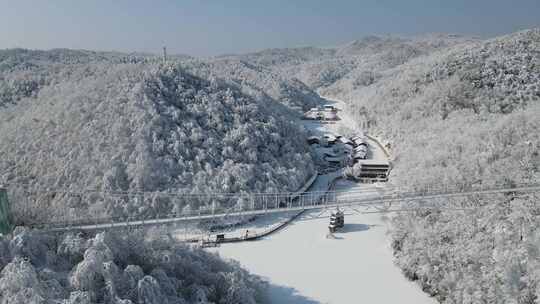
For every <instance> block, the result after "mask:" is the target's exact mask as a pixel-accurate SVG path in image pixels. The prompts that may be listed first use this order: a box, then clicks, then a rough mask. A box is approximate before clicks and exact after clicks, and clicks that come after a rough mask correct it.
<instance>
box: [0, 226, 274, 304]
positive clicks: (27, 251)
mask: <svg viewBox="0 0 540 304" xmlns="http://www.w3.org/2000/svg"><path fill="white" fill-rule="evenodd" d="M142 236H143V235H142V234H138V233H129V234H126V233H122V234H113V233H101V234H98V235H96V236H94V237H87V236H83V235H80V234H66V235H61V236H51V235H44V234H39V233H36V232H31V231H28V230H19V231H17V232H16V233H15V236H13V237H12V238H6V237H4V238H0V303H1V304H45V303H65V304H91V303H111V304H113V303H114V304H131V303H140V304H158V303H159V304H177V303H186V304H187V303H199V304H204V303H249V304H255V303H261V301H263V300H264V297H265V296H264V292H265V288H266V285H265V284H264V283H263V282H262V281H261V280H260V279H259V278H257V277H255V276H253V275H250V274H248V273H247V272H246V271H245V270H243V269H241V268H240V267H239V266H238V265H237V264H233V263H226V262H223V261H222V260H221V259H219V258H218V257H216V256H215V255H212V254H209V253H206V252H204V251H202V250H196V249H192V248H189V247H186V246H183V245H179V244H174V243H173V242H170V241H147V240H143V238H142Z"/></svg>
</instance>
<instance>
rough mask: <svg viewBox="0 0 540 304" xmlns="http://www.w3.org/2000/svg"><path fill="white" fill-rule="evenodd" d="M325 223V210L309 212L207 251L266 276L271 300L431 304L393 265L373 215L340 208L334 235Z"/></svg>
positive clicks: (380, 223)
mask: <svg viewBox="0 0 540 304" xmlns="http://www.w3.org/2000/svg"><path fill="white" fill-rule="evenodd" d="M328 222H329V219H328V210H326V211H323V212H322V214H321V212H317V211H313V212H309V213H307V214H305V215H303V216H302V217H301V218H299V219H298V220H297V221H295V222H293V223H292V224H291V225H289V226H288V227H287V228H285V229H284V230H282V231H280V232H278V233H276V234H273V235H271V236H269V237H267V238H265V239H263V240H260V241H256V242H244V243H238V244H223V245H222V246H221V247H219V248H212V249H209V250H212V251H215V252H218V253H219V254H220V255H221V256H222V257H225V258H231V259H234V260H236V261H239V262H240V263H241V264H242V266H244V267H245V268H247V269H248V270H249V271H251V272H253V273H255V274H258V275H260V276H262V277H264V278H266V279H267V280H268V281H269V282H270V283H271V286H270V298H271V300H272V303H297V304H305V303H411V304H422V303H436V301H435V300H434V299H432V298H429V297H428V296H427V295H426V294H425V293H423V292H422V291H421V290H420V288H419V287H418V286H417V285H416V284H414V283H413V282H409V281H407V279H406V278H405V277H404V276H403V275H402V274H401V272H400V270H399V269H398V268H397V267H396V266H395V265H394V264H393V259H392V253H391V250H390V248H389V244H388V238H387V236H386V231H387V224H386V223H385V222H384V221H383V220H382V219H381V216H380V215H379V214H357V213H356V212H354V211H353V210H350V209H346V210H345V223H346V224H345V228H344V230H343V231H342V232H339V233H336V234H335V236H336V239H327V238H326V234H327V231H328V228H327V226H328Z"/></svg>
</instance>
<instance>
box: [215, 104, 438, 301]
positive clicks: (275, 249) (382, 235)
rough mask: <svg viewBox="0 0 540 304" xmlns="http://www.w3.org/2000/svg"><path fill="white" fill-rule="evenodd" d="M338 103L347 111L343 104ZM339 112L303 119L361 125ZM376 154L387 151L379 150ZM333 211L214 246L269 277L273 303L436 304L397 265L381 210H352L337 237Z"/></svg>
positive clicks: (343, 186)
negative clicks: (331, 228)
mask: <svg viewBox="0 0 540 304" xmlns="http://www.w3.org/2000/svg"><path fill="white" fill-rule="evenodd" d="M334 102H335V103H336V104H337V105H338V107H339V108H342V109H344V107H343V104H342V103H341V104H340V102H339V101H334ZM344 114H345V115H344ZM340 115H341V116H342V120H340V121H338V122H337V123H336V124H320V123H317V122H313V121H308V122H302V123H304V125H305V126H306V128H308V129H310V130H313V131H315V132H320V133H325V132H334V133H337V131H338V130H339V128H340V125H344V126H346V127H348V128H351V129H355V128H356V127H355V125H354V122H353V120H352V119H351V118H350V117H349V116H347V115H346V113H344V111H341V112H340ZM372 155H373V156H374V157H383V156H382V155H384V154H383V153H380V151H374V153H372ZM325 178H326V179H328V177H323V178H322V179H321V180H319V181H318V183H316V184H315V185H316V187H321V188H324V187H325V185H327V184H328V181H327V180H324V179H325ZM318 185H320V186H318ZM335 187H336V190H350V191H355V190H358V189H362V190H368V191H366V195H371V196H373V195H374V193H377V192H378V191H381V188H380V187H376V186H375V185H373V184H372V185H367V184H356V183H351V182H347V181H339V182H337V183H336V185H335ZM369 190H371V191H369ZM345 195H346V193H345ZM329 211H330V210H322V211H321V210H313V211H307V212H306V213H304V214H302V216H301V217H299V218H298V219H297V220H296V221H294V222H292V223H291V224H289V225H288V226H287V227H285V228H284V229H283V230H281V231H280V232H278V233H275V234H272V235H270V236H268V237H266V238H264V239H262V240H259V241H256V242H244V243H239V244H224V245H222V246H221V247H219V248H212V249H209V250H210V251H213V252H217V253H219V254H220V255H221V256H222V257H225V258H230V259H233V260H236V261H239V262H240V263H241V264H242V265H243V266H244V267H245V268H247V269H248V270H249V271H251V272H252V273H255V274H258V275H260V276H262V277H264V278H266V279H267V280H268V281H269V282H270V289H269V294H270V299H271V301H272V303H293V304H313V303H339V304H344V303H351V304H352V303H411V304H424V303H426V304H427V303H436V301H435V299H433V298H430V297H429V296H428V295H427V294H425V293H423V292H422V291H421V289H420V288H419V287H418V286H417V285H416V284H415V283H413V282H410V281H408V280H407V279H406V278H405V277H404V276H403V275H402V274H401V271H400V269H399V268H398V267H396V266H395V265H394V264H393V256H392V251H391V249H390V247H389V245H390V244H389V237H388V235H387V232H388V228H389V227H388V222H387V221H386V220H385V219H384V218H383V217H381V215H380V214H359V213H357V212H356V211H357V210H356V209H353V208H347V209H345V210H344V211H345V228H344V230H343V231H341V232H339V233H336V234H335V239H328V238H326V234H327V231H328V228H327V226H328V222H329V219H328V216H329Z"/></svg>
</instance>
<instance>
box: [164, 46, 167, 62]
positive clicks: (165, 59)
mask: <svg viewBox="0 0 540 304" xmlns="http://www.w3.org/2000/svg"><path fill="white" fill-rule="evenodd" d="M166 62H167V47H166V46H163V63H166Z"/></svg>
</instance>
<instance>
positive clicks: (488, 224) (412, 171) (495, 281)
mask: <svg viewBox="0 0 540 304" xmlns="http://www.w3.org/2000/svg"><path fill="white" fill-rule="evenodd" d="M539 50H540V31H539V30H529V31H523V32H519V33H515V34H511V35H507V36H503V37H499V38H496V39H492V40H488V41H482V42H471V43H467V44H461V45H456V46H453V47H450V48H446V49H442V50H440V51H436V52H433V53H431V54H429V55H428V56H421V57H419V58H417V59H413V60H410V61H408V62H407V63H405V64H403V65H399V66H396V67H395V68H392V69H389V70H387V71H385V72H383V73H381V75H380V77H379V79H378V80H377V81H376V82H374V83H372V84H369V85H367V86H362V87H359V88H357V89H353V90H349V91H347V90H344V91H340V92H339V96H341V97H342V98H344V99H346V100H348V102H349V104H350V105H351V107H352V109H353V111H359V112H360V109H365V110H367V112H368V119H369V120H370V122H371V128H370V131H371V132H372V133H378V134H379V135H381V136H382V137H383V138H386V139H388V140H389V141H390V142H391V143H392V146H393V151H392V152H393V155H394V157H395V161H394V169H393V171H392V176H391V181H392V182H393V183H394V184H396V185H397V186H400V187H404V186H405V187H407V186H408V187H412V188H416V189H423V188H426V187H431V186H445V185H449V186H457V187H459V188H462V189H466V188H468V187H471V185H493V184H501V185H516V184H519V183H538V182H539V181H540V155H539V153H538V151H539V150H540V135H539V134H540V91H539V88H540V51H539ZM358 119H364V118H360V116H359V118H358ZM537 201H538V195H526V196H522V197H519V198H513V197H512V196H511V195H494V196H487V197H486V196H485V197H470V198H467V199H465V200H444V201H441V202H440V203H444V204H450V205H449V206H454V207H457V208H471V207H472V208H473V209H472V210H470V211H444V210H438V209H436V208H434V209H432V210H427V211H418V212H413V213H407V214H400V215H398V216H397V217H395V218H394V232H393V235H392V238H393V246H394V250H395V255H396V257H397V264H398V265H399V266H400V267H401V268H402V269H403V270H404V272H405V274H406V275H407V276H408V277H410V278H411V279H414V280H418V281H419V283H420V284H421V285H422V287H423V289H424V290H425V291H427V292H429V293H431V294H432V295H434V296H436V297H437V298H438V299H439V300H440V301H441V302H444V303H533V302H534V301H536V299H538V295H539V291H540V288H539V286H540V285H539V284H540V276H539V275H538V269H539V268H538V265H539V261H540V256H539V255H538V253H537V248H538V244H539V243H538V235H540V230H538V227H539V224H540V216H539V215H540V212H539V211H538V207H537V204H536V202H537Z"/></svg>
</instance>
